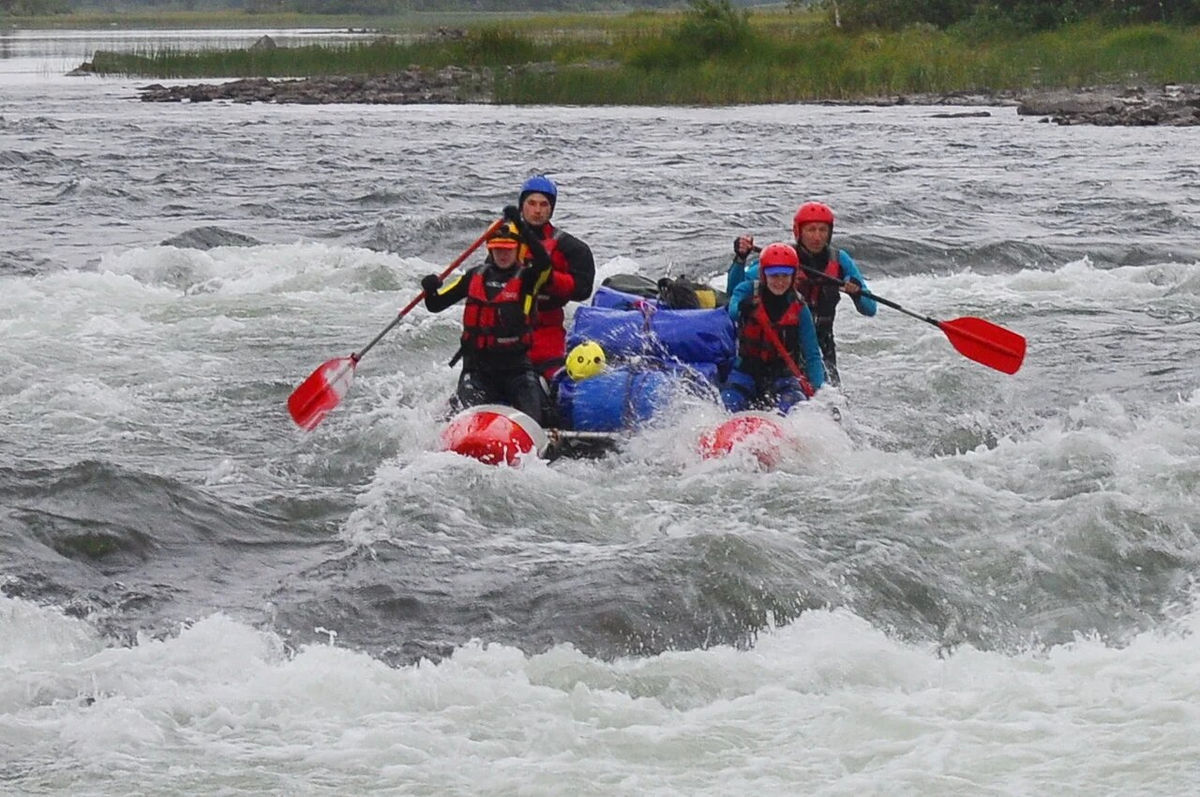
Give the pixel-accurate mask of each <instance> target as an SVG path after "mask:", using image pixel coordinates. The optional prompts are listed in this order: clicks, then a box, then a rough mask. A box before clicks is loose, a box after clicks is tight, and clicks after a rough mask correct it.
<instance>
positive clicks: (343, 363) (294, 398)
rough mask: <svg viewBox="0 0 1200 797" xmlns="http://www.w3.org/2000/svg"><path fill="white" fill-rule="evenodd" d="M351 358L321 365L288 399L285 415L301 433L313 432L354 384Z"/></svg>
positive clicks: (353, 361)
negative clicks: (287, 415) (301, 430)
mask: <svg viewBox="0 0 1200 797" xmlns="http://www.w3.org/2000/svg"><path fill="white" fill-rule="evenodd" d="M357 364H358V361H357V360H356V359H355V358H354V357H335V358H334V359H332V360H328V361H326V362H325V364H324V365H322V366H321V367H320V368H318V369H317V370H315V371H313V372H312V374H311V375H309V377H308V379H305V380H304V381H303V382H302V383H301V384H300V387H298V388H296V389H295V390H293V391H292V395H290V396H288V401H287V407H288V412H289V413H291V415H292V420H293V421H295V422H296V425H297V426H299V427H300V428H301V429H304V430H305V431H311V430H312V429H315V428H316V426H317V424H319V423H320V422H321V421H322V420H324V418H325V416H326V415H328V414H329V411H330V410H332V409H333V408H334V407H336V406H337V405H338V402H340V401H341V400H342V396H344V395H346V391H347V390H349V389H350V383H351V382H353V381H354V366H355V365H357Z"/></svg>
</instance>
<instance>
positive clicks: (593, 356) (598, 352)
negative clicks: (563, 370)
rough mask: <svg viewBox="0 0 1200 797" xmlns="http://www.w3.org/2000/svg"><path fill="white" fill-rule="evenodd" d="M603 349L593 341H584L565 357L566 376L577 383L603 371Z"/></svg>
mask: <svg viewBox="0 0 1200 797" xmlns="http://www.w3.org/2000/svg"><path fill="white" fill-rule="evenodd" d="M604 364H605V357H604V349H602V348H600V344H599V343H596V342H595V341H593V340H585V341H584V342H583V343H580V344H579V345H577V346H576V347H575V348H573V349H571V353H570V354H568V355H567V376H569V377H571V378H572V379H574V380H575V381H576V382H578V381H579V380H580V379H587V378H588V377H590V376H595V375H596V374H598V373H600V372H601V371H603V370H604Z"/></svg>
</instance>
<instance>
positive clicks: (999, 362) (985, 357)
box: [800, 265, 1025, 374]
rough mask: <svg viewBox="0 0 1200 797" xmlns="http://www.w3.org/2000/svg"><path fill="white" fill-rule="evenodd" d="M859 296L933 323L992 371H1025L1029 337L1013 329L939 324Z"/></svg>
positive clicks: (979, 322) (978, 321) (965, 321)
mask: <svg viewBox="0 0 1200 797" xmlns="http://www.w3.org/2000/svg"><path fill="white" fill-rule="evenodd" d="M800 268H801V269H803V270H804V271H805V272H807V273H809V274H811V275H813V276H814V277H819V278H821V279H823V280H827V281H829V282H836V283H837V284H838V285H840V286H841V287H842V288H843V289H845V287H846V281H845V280H840V279H838V278H836V277H831V276H829V275H828V274H826V273H825V272H824V271H818V270H817V269H815V268H809V267H808V266H805V265H801V266H800ZM858 295H859V296H865V297H867V298H868V299H874V300H875V301H877V302H879V303H880V304H882V305H886V306H888V307H890V308H892V309H893V310H899V311H900V312H902V313H904V314H905V315H906V316H910V317H912V318H915V319H917V320H919V321H924V322H925V323H926V324H932V325H933V326H935V327H937V328H938V329H940V330H942V332H943V333H945V335H946V337H947V338H948V339H949V340H950V345H951V346H953V347H954V348H955V349H957V350H958V352H959V354H961V355H963V356H964V357H967V358H969V359H972V360H974V361H975V362H977V363H982V364H984V365H986V366H987V367H988V368H995V369H996V370H997V371H1002V372H1004V373H1006V374H1015V373H1016V372H1017V371H1019V370H1021V363H1022V362H1024V360H1025V338H1024V337H1023V336H1021V335H1018V334H1017V333H1016V332H1013V331H1012V330H1011V329H1005V328H1004V327H1002V326H1000V325H998V324H993V323H992V322H991V321H985V320H984V319H982V318H975V317H974V316H966V317H964V318H955V319H953V320H951V321H938V320H937V319H936V318H930V317H929V316H927V315H921V314H920V313H914V312H913V311H912V310H906V309H905V308H903V307H901V306H900V305H898V304H896V303H895V302H893V301H891V300H890V299H885V298H883V297H882V296H877V295H876V294H873V293H871V292H870V291H864V290H861V289H860V290H859V292H858Z"/></svg>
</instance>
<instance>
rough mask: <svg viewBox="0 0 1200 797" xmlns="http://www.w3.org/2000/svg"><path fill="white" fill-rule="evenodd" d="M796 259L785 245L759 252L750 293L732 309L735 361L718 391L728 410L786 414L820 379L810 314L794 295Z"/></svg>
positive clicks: (814, 334)
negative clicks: (756, 272)
mask: <svg viewBox="0 0 1200 797" xmlns="http://www.w3.org/2000/svg"><path fill="white" fill-rule="evenodd" d="M799 266H800V258H799V257H798V256H797V254H796V250H795V248H794V247H792V246H791V245H790V244H784V243H779V244H771V245H770V246H768V247H767V248H766V249H764V250H763V251H762V255H761V256H760V257H759V260H758V265H757V268H758V270H759V274H760V275H761V276H759V277H758V278H756V279H754V280H753V281H752V282H750V283H747V284H750V285H752V286H753V290H752V291H751V292H750V293H749V294H748V295H746V296H744V297H742V301H741V302H739V304H738V306H737V309H736V310H735V311H731V312H732V314H733V320H734V324H735V325H736V326H737V330H738V344H737V360H736V361H735V362H734V365H733V369H732V370H730V372H729V377H728V378H727V379H726V380H725V384H724V385H723V386H722V388H721V400H722V401H723V402H724V403H725V407H726V408H727V409H729V410H730V411H732V412H739V411H741V410H745V409H752V408H753V409H775V410H778V411H780V412H783V413H786V412H787V411H788V410H790V409H791V408H792V407H793V406H794V405H795V404H796V403H797V402H800V401H803V400H804V399H805V398H807V397H808V396H811V395H812V394H813V392H814V391H816V390H818V389H819V388H820V387H821V385H822V384H824V381H825V369H824V367H823V366H822V363H821V350H820V348H819V347H818V346H817V332H816V329H815V328H814V327H813V321H812V314H811V313H809V311H808V307H807V305H805V303H804V300H803V299H801V298H800V296H799V295H798V294H797V293H796V288H795V285H796V272H797V271H798V270H799Z"/></svg>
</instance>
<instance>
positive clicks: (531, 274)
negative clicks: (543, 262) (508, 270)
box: [521, 265, 550, 293]
mask: <svg viewBox="0 0 1200 797" xmlns="http://www.w3.org/2000/svg"><path fill="white" fill-rule="evenodd" d="M549 273H550V269H549V267H547V266H543V267H541V268H538V267H537V266H533V265H530V266H525V268H523V269H521V288H522V290H523V291H524V292H525V293H533V289H534V286H535V285H537V281H538V280H539V279H541V278H542V275H543V274H549Z"/></svg>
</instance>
